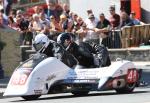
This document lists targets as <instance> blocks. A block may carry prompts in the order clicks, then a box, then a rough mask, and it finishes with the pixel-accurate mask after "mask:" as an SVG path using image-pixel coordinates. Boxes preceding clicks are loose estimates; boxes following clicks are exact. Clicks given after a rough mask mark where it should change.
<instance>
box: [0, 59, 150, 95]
mask: <svg viewBox="0 0 150 103" xmlns="http://www.w3.org/2000/svg"><path fill="white" fill-rule="evenodd" d="M133 63H134V64H135V65H136V67H137V68H138V69H145V70H150V62H133ZM9 79H10V77H4V78H3V79H0V97H2V95H3V93H4V91H5V88H6V87H7V84H8V82H9Z"/></svg>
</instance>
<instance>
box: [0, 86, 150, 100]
mask: <svg viewBox="0 0 150 103" xmlns="http://www.w3.org/2000/svg"><path fill="white" fill-rule="evenodd" d="M0 102H1V103H33V102H34V103H150V87H139V88H136V89H135V91H134V92H133V93H132V94H116V92H115V91H106V92H91V93H90V94H89V95H87V96H82V97H75V96H73V95H72V94H71V93H66V94H49V95H44V96H41V97H40V98H39V99H38V100H34V101H25V100H23V99H22V98H20V97H11V98H2V99H0Z"/></svg>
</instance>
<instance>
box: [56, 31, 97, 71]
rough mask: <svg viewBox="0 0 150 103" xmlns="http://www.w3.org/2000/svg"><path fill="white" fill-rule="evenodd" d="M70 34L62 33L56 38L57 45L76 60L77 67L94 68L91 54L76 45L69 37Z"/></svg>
mask: <svg viewBox="0 0 150 103" xmlns="http://www.w3.org/2000/svg"><path fill="white" fill-rule="evenodd" d="M71 35H72V34H71V33H62V34H60V35H59V36H58V37H57V43H58V44H60V45H62V46H63V47H64V48H65V49H66V50H67V51H68V52H69V53H71V54H73V56H74V57H75V58H76V59H77V60H78V62H79V65H81V66H83V67H86V68H90V67H92V66H94V58H93V55H92V53H91V52H90V51H89V50H88V49H86V48H82V47H81V46H79V45H77V44H76V43H75V42H74V41H73V40H72V37H71Z"/></svg>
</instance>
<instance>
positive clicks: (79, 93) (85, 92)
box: [71, 91, 89, 96]
mask: <svg viewBox="0 0 150 103" xmlns="http://www.w3.org/2000/svg"><path fill="white" fill-rule="evenodd" d="M71 93H72V94H73V95H75V96H84V95H87V94H88V93H89V91H72V92H71Z"/></svg>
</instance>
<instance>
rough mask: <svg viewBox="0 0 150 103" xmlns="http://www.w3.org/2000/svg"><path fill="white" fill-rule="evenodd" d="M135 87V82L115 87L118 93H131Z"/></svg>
mask: <svg viewBox="0 0 150 103" xmlns="http://www.w3.org/2000/svg"><path fill="white" fill-rule="evenodd" d="M135 87H136V83H130V84H126V86H125V87H123V88H119V89H116V92H117V93H119V94H123V93H132V92H133V90H134V88H135Z"/></svg>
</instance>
